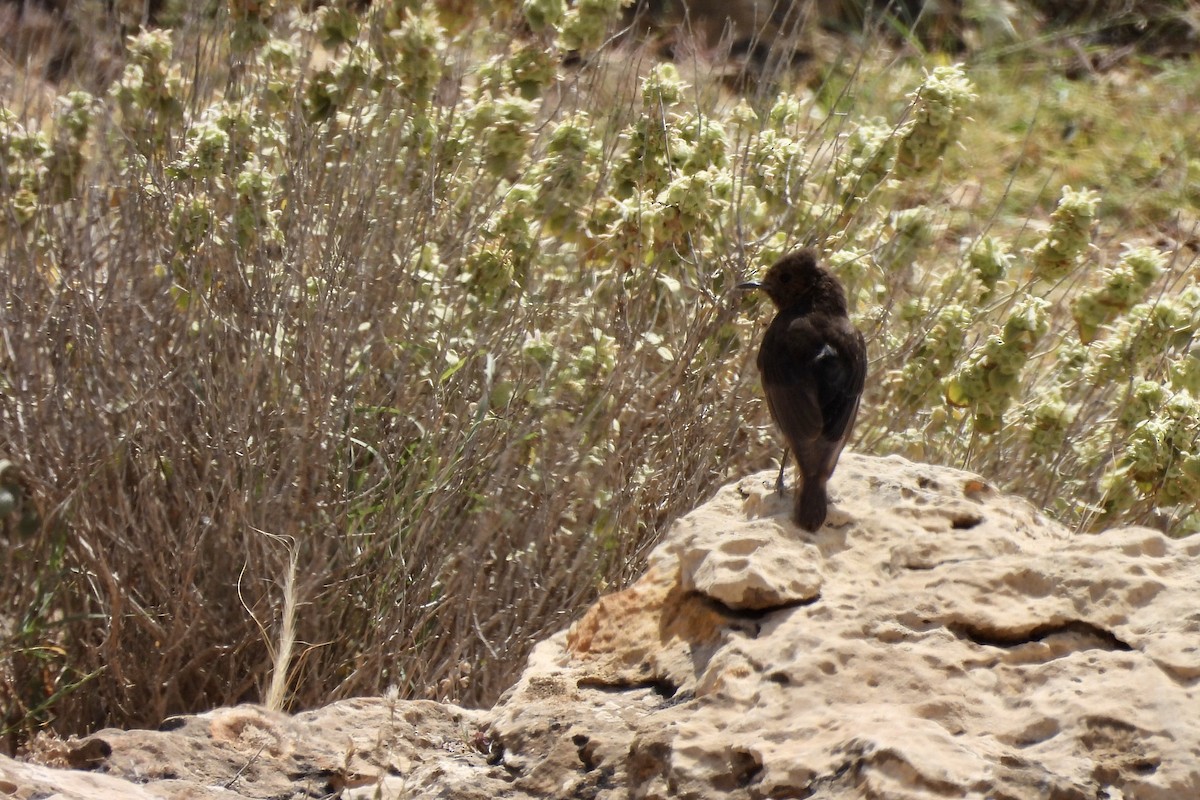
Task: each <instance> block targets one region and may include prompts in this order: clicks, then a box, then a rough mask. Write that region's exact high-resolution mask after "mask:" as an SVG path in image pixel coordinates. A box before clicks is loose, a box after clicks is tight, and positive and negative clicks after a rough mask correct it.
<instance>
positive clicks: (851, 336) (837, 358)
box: [817, 319, 867, 440]
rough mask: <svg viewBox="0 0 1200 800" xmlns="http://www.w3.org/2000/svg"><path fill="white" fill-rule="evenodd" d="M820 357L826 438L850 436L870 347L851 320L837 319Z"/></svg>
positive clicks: (819, 385)
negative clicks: (868, 347)
mask: <svg viewBox="0 0 1200 800" xmlns="http://www.w3.org/2000/svg"><path fill="white" fill-rule="evenodd" d="M837 322H838V323H839V324H837V325H836V326H835V327H834V328H833V329H832V330H830V331H827V335H826V343H825V347H824V348H823V350H822V351H821V352H820V353H819V354H818V355H817V373H818V374H819V375H820V376H821V377H820V379H819V381H818V396H819V397H820V402H821V417H822V421H823V424H822V430H821V433H822V435H823V436H824V437H825V438H826V439H830V440H841V439H845V438H847V437H849V435H850V430H851V429H852V428H853V427H854V418H855V416H857V414H858V401H859V398H860V397H861V396H862V392H863V385H864V384H865V383H866V379H867V346H866V342H865V341H864V340H863V335H862V334H861V333H859V332H858V331H856V330H855V329H854V327H853V326H852V325H851V324H850V321H849V320H845V319H841V320H837Z"/></svg>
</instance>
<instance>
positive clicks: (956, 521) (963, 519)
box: [950, 514, 983, 531]
mask: <svg viewBox="0 0 1200 800" xmlns="http://www.w3.org/2000/svg"><path fill="white" fill-rule="evenodd" d="M981 522H983V517H981V516H979V515H978V514H955V515H954V516H953V517H951V518H950V527H951V528H953V529H954V530H956V531H965V530H970V529H971V528H974V527H975V526H976V525H978V524H979V523H981Z"/></svg>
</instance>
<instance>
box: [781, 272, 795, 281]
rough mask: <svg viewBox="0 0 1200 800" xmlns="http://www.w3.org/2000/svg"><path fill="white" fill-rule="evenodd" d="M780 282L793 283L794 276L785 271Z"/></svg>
mask: <svg viewBox="0 0 1200 800" xmlns="http://www.w3.org/2000/svg"><path fill="white" fill-rule="evenodd" d="M779 282H780V283H791V282H792V276H791V275H789V274H788V273H786V272H785V273H783V274H782V275H780V276H779Z"/></svg>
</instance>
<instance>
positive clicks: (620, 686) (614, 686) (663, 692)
mask: <svg viewBox="0 0 1200 800" xmlns="http://www.w3.org/2000/svg"><path fill="white" fill-rule="evenodd" d="M575 685H576V686H578V687H579V688H580V689H597V690H599V691H601V692H629V691H635V690H637V689H649V690H650V691H652V692H654V693H655V694H656V695H658V696H659V697H662V698H663V699H665V700H671V699H673V698H674V697H675V694H676V692H678V691H679V687H678V686H677V685H675V684H674V683H672V682H671V681H669V680H667V679H666V678H656V679H652V680H647V681H632V682H630V683H611V682H605V681H601V680H597V679H596V678H580V679H579V680H578V681H577V682H576V684H575Z"/></svg>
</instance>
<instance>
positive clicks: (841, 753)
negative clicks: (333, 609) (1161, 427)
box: [0, 454, 1200, 800]
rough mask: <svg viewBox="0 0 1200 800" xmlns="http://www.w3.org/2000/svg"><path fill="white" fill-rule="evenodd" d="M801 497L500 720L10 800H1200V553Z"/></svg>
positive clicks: (742, 514)
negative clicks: (812, 511)
mask: <svg viewBox="0 0 1200 800" xmlns="http://www.w3.org/2000/svg"><path fill="white" fill-rule="evenodd" d="M773 484H774V474H773V473H762V474H760V475H755V476H752V477H749V478H746V479H744V480H742V481H741V482H739V483H735V484H731V485H729V486H726V487H725V488H724V489H722V490H721V491H720V492H719V493H718V494H717V496H716V497H715V498H714V499H713V500H712V501H711V502H709V503H707V504H706V505H704V506H702V507H700V508H699V509H697V510H696V511H694V512H693V513H691V514H689V515H688V516H687V517H684V518H683V519H681V520H680V521H679V522H678V523H677V524H676V526H675V527H674V528H673V529H672V531H671V532H670V534H669V536H668V537H667V538H666V539H665V540H664V542H663V543H662V544H661V545H660V546H659V547H658V549H657V550H656V551H655V552H654V554H653V555H652V557H651V559H650V564H649V567H648V569H647V571H646V573H645V575H644V576H643V577H642V578H641V579H640V580H639V581H638V582H637V583H635V584H634V585H633V586H631V587H630V588H628V589H626V590H624V591H622V592H618V593H616V594H613V595H610V596H607V597H604V598H602V599H601V600H600V601H599V602H597V603H596V604H595V605H594V606H593V607H592V608H591V609H589V610H588V611H587V612H586V613H585V614H584V615H583V617H582V618H581V619H580V620H579V621H578V622H576V623H575V624H574V625H573V626H572V627H571V628H570V630H568V631H564V632H563V633H560V634H558V635H556V636H553V637H551V638H550V639H548V640H546V641H544V642H542V643H541V644H539V645H538V646H537V648H536V649H535V650H534V652H533V654H532V656H531V658H530V661H529V665H528V667H527V668H526V670H525V672H524V674H523V675H522V677H521V679H520V680H519V681H518V683H517V684H516V685H515V686H514V687H513V688H512V689H511V690H509V691H508V692H507V693H506V694H505V695H504V697H502V698H501V700H500V702H499V703H497V705H496V706H495V707H494V708H493V709H491V710H487V711H470V710H465V709H461V708H457V707H454V706H449V705H440V704H436V703H429V702H417V701H414V702H406V701H387V700H384V699H378V698H375V699H359V700H349V701H344V702H340V703H336V704H334V705H331V706H329V707H327V708H324V709H321V710H319V711H312V712H306V713H303V714H298V715H296V716H287V715H283V714H274V713H271V712H267V711H264V710H262V709H259V708H255V707H250V706H243V707H239V708H233V709H221V710H218V711H214V712H210V713H208V714H202V715H198V716H189V717H181V718H178V719H175V720H171V721H169V722H168V723H167V724H166V725H165V726H164V730H160V731H128V732H122V731H113V730H108V731H101V732H100V733H97V734H95V735H93V736H91V737H88V738H86V739H83V740H80V741H72V742H67V743H62V744H60V745H58V746H57V747H48V748H43V749H41V750H39V752H38V754H37V761H36V762H34V761H27V762H17V761H12V760H9V759H0V796H3V795H4V794H5V793H7V795H8V796H15V797H22V798H33V797H38V798H45V797H52V796H59V797H71V798H116V797H121V798H126V797H127V798H180V799H182V798H197V799H199V798H239V797H241V798H250V797H252V798H291V797H295V798H301V797H305V798H312V797H344V798H369V797H380V798H464V799H465V800H472V799H473V798H480V799H481V800H482V798H534V797H537V798H598V799H599V798H604V799H608V798H611V799H612V800H616V798H647V799H649V798H675V797H678V798H734V799H735V800H737V799H740V798H745V799H746V800H750V799H751V798H810V797H811V798H888V799H889V800H890V799H892V798H897V799H900V798H947V797H954V798H981V799H982V798H1022V799H1024V798H1030V800H1033V799H1034V798H1054V799H1055V800H1074V799H1075V798H1078V799H1079V800H1084V799H1085V798H1086V799H1088V800H1092V799H1099V798H1109V799H1111V800H1116V798H1124V799H1125V800H1132V799H1133V798H1145V799H1149V798H1156V799H1157V798H1161V799H1162V800H1167V799H1168V798H1170V799H1171V800H1175V799H1176V798H1200V600H1198V597H1200V558H1198V557H1200V538H1197V539H1191V540H1183V541H1175V540H1171V539H1168V538H1166V537H1164V536H1162V535H1161V534H1159V533H1156V532H1154V531H1150V530H1146V529H1138V528H1127V529H1121V530H1113V531H1109V532H1107V533H1103V534H1099V535H1075V536H1072V535H1070V534H1068V533H1067V532H1066V531H1065V530H1063V529H1062V528H1061V527H1059V526H1058V525H1056V524H1055V523H1053V522H1051V521H1048V520H1046V519H1045V518H1043V517H1042V516H1040V515H1039V514H1038V513H1037V512H1036V511H1034V510H1033V509H1032V508H1031V507H1029V506H1028V505H1027V504H1026V503H1024V502H1022V501H1020V500H1016V499H1014V498H1011V497H1006V496H1003V495H1000V494H998V493H997V492H996V491H994V490H993V489H992V488H990V487H989V486H988V485H987V484H986V483H985V482H984V481H983V480H981V479H980V478H978V477H976V476H974V475H971V474H968V473H964V472H958V471H955V470H950V469H944V468H938V467H930V466H925V465H919V464H912V463H910V462H907V461H904V460H903V459H899V458H885V459H879V458H868V457H865V456H857V455H854V454H845V455H844V456H843V458H842V461H841V464H840V465H839V467H838V471H837V474H836V475H835V476H834V478H833V481H832V482H831V496H832V500H833V502H832V504H831V508H830V514H829V519H828V521H827V523H826V525H825V527H823V528H822V529H821V530H820V531H819V532H817V533H816V534H806V533H804V532H803V531H801V530H800V529H798V528H797V527H795V526H794V525H793V524H792V523H791V522H789V521H788V514H789V511H790V498H787V497H782V498H781V497H777V496H776V495H775V493H774V491H773V489H772V486H773Z"/></svg>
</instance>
